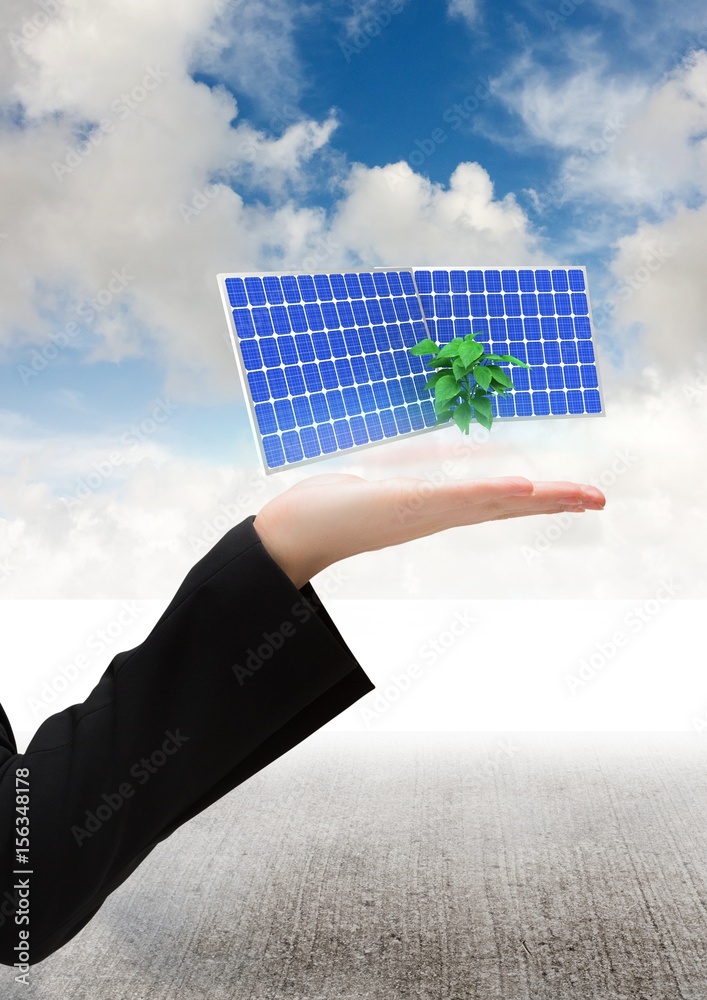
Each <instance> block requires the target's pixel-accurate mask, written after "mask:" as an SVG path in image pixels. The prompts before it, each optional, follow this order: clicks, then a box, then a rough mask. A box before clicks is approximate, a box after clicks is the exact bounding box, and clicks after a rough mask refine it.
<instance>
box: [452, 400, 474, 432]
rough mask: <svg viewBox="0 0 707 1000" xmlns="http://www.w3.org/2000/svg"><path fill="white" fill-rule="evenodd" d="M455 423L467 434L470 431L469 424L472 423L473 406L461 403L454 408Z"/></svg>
mask: <svg viewBox="0 0 707 1000" xmlns="http://www.w3.org/2000/svg"><path fill="white" fill-rule="evenodd" d="M452 416H453V417H454V423H455V424H456V425H457V427H458V428H459V430H460V431H463V432H464V433H465V434H468V433H469V424H470V423H471V407H470V406H469V404H468V403H460V404H459V406H456V407H455V408H454V413H453V414H452Z"/></svg>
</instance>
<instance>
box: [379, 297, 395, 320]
mask: <svg viewBox="0 0 707 1000" xmlns="http://www.w3.org/2000/svg"><path fill="white" fill-rule="evenodd" d="M380 302H381V312H382V313H383V320H384V322H386V323H395V321H396V320H397V318H398V317H397V315H396V313H395V306H394V305H393V300H392V299H381V300H380Z"/></svg>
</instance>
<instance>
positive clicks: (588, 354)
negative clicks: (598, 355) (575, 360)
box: [577, 340, 594, 365]
mask: <svg viewBox="0 0 707 1000" xmlns="http://www.w3.org/2000/svg"><path fill="white" fill-rule="evenodd" d="M577 355H578V357H579V360H580V362H581V364H583V365H591V364H593V362H594V347H593V345H592V343H591V341H589V340H580V341H578V342H577Z"/></svg>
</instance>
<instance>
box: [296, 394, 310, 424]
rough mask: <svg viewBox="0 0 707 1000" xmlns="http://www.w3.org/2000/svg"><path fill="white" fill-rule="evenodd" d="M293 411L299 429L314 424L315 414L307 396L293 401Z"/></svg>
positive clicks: (298, 397) (297, 397)
mask: <svg viewBox="0 0 707 1000" xmlns="http://www.w3.org/2000/svg"><path fill="white" fill-rule="evenodd" d="M292 409H293V410H294V414H295V419H296V421H297V424H298V426H299V427H304V426H306V425H307V424H313V423H314V414H313V413H312V407H311V406H310V403H309V398H308V397H307V396H295V398H294V399H293V400H292Z"/></svg>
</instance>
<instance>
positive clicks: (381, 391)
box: [373, 382, 390, 409]
mask: <svg viewBox="0 0 707 1000" xmlns="http://www.w3.org/2000/svg"><path fill="white" fill-rule="evenodd" d="M373 395H374V396H375V400H376V406H377V407H378V408H379V409H383V408H384V407H386V406H390V397H389V396H388V390H387V389H386V387H385V382H374V383H373Z"/></svg>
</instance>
